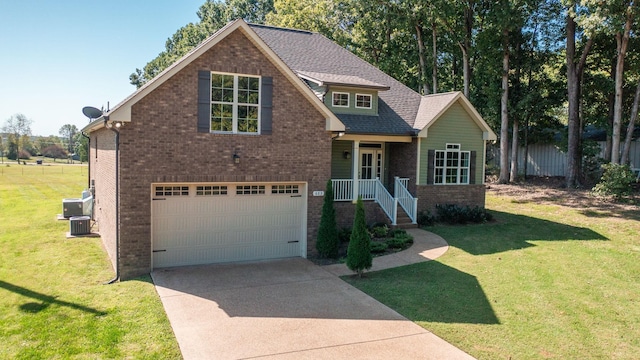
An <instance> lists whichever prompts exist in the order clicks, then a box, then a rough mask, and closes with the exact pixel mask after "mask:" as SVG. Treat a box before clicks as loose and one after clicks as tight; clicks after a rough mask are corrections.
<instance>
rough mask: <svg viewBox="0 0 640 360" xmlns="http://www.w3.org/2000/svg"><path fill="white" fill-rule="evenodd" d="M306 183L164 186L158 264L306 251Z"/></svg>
mask: <svg viewBox="0 0 640 360" xmlns="http://www.w3.org/2000/svg"><path fill="white" fill-rule="evenodd" d="M304 187H305V185H304V184H159V185H154V186H153V189H152V191H153V193H152V207H153V209H152V237H153V241H152V247H153V255H152V256H153V267H154V268H157V267H168V266H182V265H196V264H211V263H220V262H232V261H249V260H262V259H275V258H283V257H294V256H303V257H304V256H305V255H306V208H307V207H306V195H305V194H306V192H305V190H304Z"/></svg>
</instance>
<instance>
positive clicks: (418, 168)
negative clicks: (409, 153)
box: [416, 138, 429, 186]
mask: <svg viewBox="0 0 640 360" xmlns="http://www.w3.org/2000/svg"><path fill="white" fill-rule="evenodd" d="M421 147H422V138H418V150H417V153H418V156H417V157H416V186H418V185H420V153H421V152H422V149H421ZM427 161H428V160H427ZM427 169H429V167H428V166H427ZM428 176H429V174H427V177H428Z"/></svg>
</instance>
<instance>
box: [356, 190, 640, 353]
mask: <svg viewBox="0 0 640 360" xmlns="http://www.w3.org/2000/svg"><path fill="white" fill-rule="evenodd" d="M487 208H488V209H490V210H491V213H492V214H493V215H494V217H495V219H496V221H495V222H493V223H488V224H483V225H467V226H444V225H438V226H435V227H431V228H428V230H429V231H432V232H434V233H437V234H438V235H440V236H442V237H443V238H444V239H446V240H447V241H448V242H449V244H450V245H451V247H450V249H449V251H448V252H447V253H446V254H445V255H444V256H443V257H441V258H439V259H437V260H436V261H430V262H426V263H420V264H415V265H410V266H405V267H400V268H396V269H390V270H385V271H380V272H374V273H368V274H367V275H366V278H363V279H355V278H353V277H344V280H346V281H347V282H349V283H350V284H352V285H354V286H356V287H358V288H359V289H361V290H363V291H364V292H366V293H368V294H369V295H371V296H373V297H374V298H376V299H378V300H379V301H381V302H382V303H384V304H387V305H388V306H390V307H391V308H393V309H395V310H396V311H398V312H399V313H401V314H402V315H404V316H406V317H407V318H409V319H411V320H412V321H414V322H416V323H418V324H419V325H421V326H422V327H424V328H425V329H428V330H430V331H432V332H433V333H435V334H437V335H438V336H440V337H442V338H444V339H445V340H447V341H449V342H451V343H452V344H454V345H456V346H458V347H460V348H461V349H462V350H464V351H466V352H468V353H469V354H471V355H473V356H475V357H477V358H479V359H637V358H638V354H640V209H638V208H637V207H633V206H626V207H622V208H618V207H613V206H611V207H609V206H599V207H589V208H585V207H582V206H576V204H575V203H569V202H568V201H566V199H556V198H553V197H547V198H545V199H538V198H536V199H535V201H534V200H530V199H529V200H527V199H516V198H514V197H509V196H500V195H494V194H491V193H487Z"/></svg>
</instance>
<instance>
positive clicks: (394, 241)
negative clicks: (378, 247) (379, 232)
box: [387, 233, 413, 249]
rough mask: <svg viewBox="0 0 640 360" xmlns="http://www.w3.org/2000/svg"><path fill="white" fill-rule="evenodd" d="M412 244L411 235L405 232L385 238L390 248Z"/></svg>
mask: <svg viewBox="0 0 640 360" xmlns="http://www.w3.org/2000/svg"><path fill="white" fill-rule="evenodd" d="M410 244H413V237H412V236H411V235H409V234H407V233H405V234H396V235H395V236H394V237H393V238H391V239H387V246H388V247H389V248H391V249H406V248H408V247H409V245H410Z"/></svg>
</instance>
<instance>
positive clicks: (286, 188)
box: [271, 185, 298, 194]
mask: <svg viewBox="0 0 640 360" xmlns="http://www.w3.org/2000/svg"><path fill="white" fill-rule="evenodd" d="M271 193H272V194H297V193H298V185H272V186H271Z"/></svg>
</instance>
